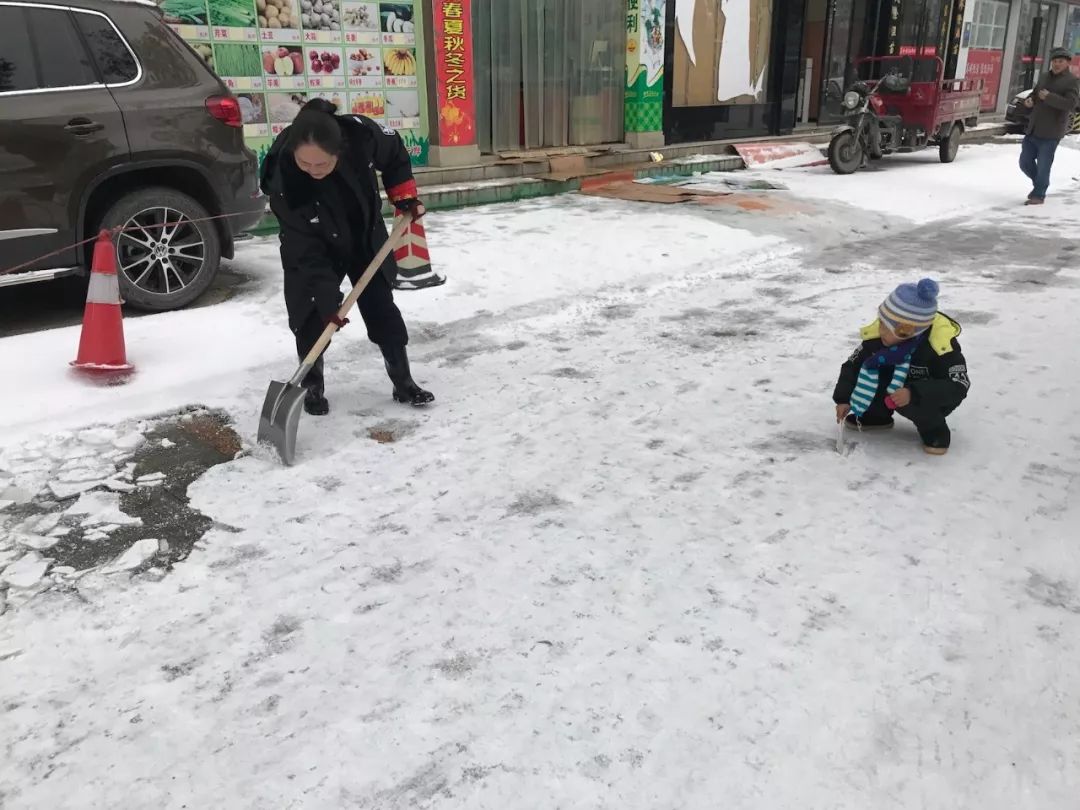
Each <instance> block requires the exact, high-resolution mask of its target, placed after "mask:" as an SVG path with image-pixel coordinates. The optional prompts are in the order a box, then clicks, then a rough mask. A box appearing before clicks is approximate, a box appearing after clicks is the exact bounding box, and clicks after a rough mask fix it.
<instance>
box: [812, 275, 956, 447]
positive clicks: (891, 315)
mask: <svg viewBox="0 0 1080 810" xmlns="http://www.w3.org/2000/svg"><path fill="white" fill-rule="evenodd" d="M937 295H938V285H937V283H936V282H934V281H932V280H931V279H928V278H924V279H923V280H922V281H920V282H919V283H918V284H901V285H900V286H899V287H897V288H896V289H895V290H894V291H893V292H892V294H891V295H890V296H889V297H888V298H886V299H885V301H884V302H883V303H882V304H881V306H880V307H879V308H878V319H877V320H876V321H874V322H873V323H872V324H870V325H869V326H867V327H865V328H864V329H863V330H862V342H861V343H860V344H859V346H858V347H857V348H856V349H855V352H854V353H853V354H852V355H851V357H850V358H848V361H847V362H846V363H844V365H843V366H841V368H840V379H839V380H837V382H836V390H835V391H833V402H835V403H836V421H838V422H839V421H846V422H847V424H849V425H851V426H852V427H858V428H860V429H861V428H867V429H873V428H879V429H880V428H891V427H892V426H893V413H894V412H896V413H898V414H900V415H901V416H903V417H904V418H905V419H910V420H911V421H912V422H914V423H915V429H916V430H917V431H918V432H919V438H920V439H921V440H922V443H923V449H925V450H926V452H927V453H930V454H931V455H935V456H943V455H945V453H947V452H948V451H949V444H950V442H951V438H952V434H951V432H950V431H949V425H948V423H946V421H945V417H947V416H949V415H950V414H951V413H952V412H953V411H955V410H956V408H957V407H958V406H959V405H960V403H961V402H963V401H964V398H965V397H966V396H967V393H968V388H969V387H970V386H971V383H970V381H969V380H968V370H967V361H966V360H965V359H964V355H963V353H962V352H961V350H960V344H959V343H957V342H956V338H957V337H959V335H960V325H959V324H958V323H957V322H956V321H954V320H953V319H952V318H950V317H948V316H947V315H942V314H941V313H940V312H938V307H937Z"/></svg>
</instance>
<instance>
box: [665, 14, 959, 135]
mask: <svg viewBox="0 0 1080 810" xmlns="http://www.w3.org/2000/svg"><path fill="white" fill-rule="evenodd" d="M965 14H966V0H803V2H794V3H793V2H790V1H789V0H741V1H740V0H728V1H727V2H724V1H723V0H668V4H667V21H668V31H667V58H666V61H665V65H666V74H667V81H666V85H665V91H666V92H665V95H666V98H665V107H664V131H665V134H666V135H667V138H668V141H669V142H680V141H690V140H698V139H709V138H730V137H748V136H749V137H753V136H760V135H766V134H779V133H783V132H789V131H791V130H792V128H793V127H795V126H796V124H797V123H811V122H830V121H835V120H837V119H839V118H840V117H841V115H842V110H841V107H840V102H841V99H842V98H843V94H844V89H845V88H846V87H847V85H848V84H850V82H851V81H852V80H853V79H854V78H855V76H856V73H857V62H858V60H859V59H860V58H861V57H864V56H884V55H899V56H905V55H907V56H918V57H939V58H940V59H942V60H943V61H944V63H945V75H946V76H952V75H954V74H955V70H956V67H957V65H958V63H959V61H960V52H961V40H962V36H963V33H962V32H963V30H964V25H963V23H964V20H965ZM920 69H922V70H930V71H931V72H932V71H933V63H932V62H930V61H929V60H926V61H925V62H924V63H923V64H921V65H920Z"/></svg>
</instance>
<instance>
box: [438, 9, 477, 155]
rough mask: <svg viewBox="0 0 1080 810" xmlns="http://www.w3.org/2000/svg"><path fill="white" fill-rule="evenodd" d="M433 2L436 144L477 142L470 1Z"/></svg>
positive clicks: (452, 144)
mask: <svg viewBox="0 0 1080 810" xmlns="http://www.w3.org/2000/svg"><path fill="white" fill-rule="evenodd" d="M432 6H433V18H434V30H433V31H432V32H431V35H432V37H433V38H434V42H435V94H436V100H437V103H438V107H439V145H440V146H467V145H469V144H474V143H476V99H475V96H474V83H473V43H472V9H471V6H472V2H471V0H433V2H432Z"/></svg>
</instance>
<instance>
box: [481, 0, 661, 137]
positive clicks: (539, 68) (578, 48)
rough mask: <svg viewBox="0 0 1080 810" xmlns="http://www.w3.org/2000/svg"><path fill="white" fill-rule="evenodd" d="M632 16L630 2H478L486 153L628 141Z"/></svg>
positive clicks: (500, 0) (502, 0) (538, 0)
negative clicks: (625, 118) (625, 121)
mask: <svg viewBox="0 0 1080 810" xmlns="http://www.w3.org/2000/svg"><path fill="white" fill-rule="evenodd" d="M646 2H647V0H646ZM632 5H634V6H636V5H637V3H636V2H634V3H632ZM627 19H628V15H627V2H626V0H592V1H591V2H587V3H582V2H580V0H473V2H472V28H473V43H474V51H475V63H476V68H475V70H476V114H477V137H478V139H479V147H480V151H481V152H486V153H505V152H516V151H521V150H529V149H545V148H559V147H566V146H582V145H589V144H605V143H616V142H620V141H622V140H623V99H624V94H625V71H626V61H625V54H626V47H625V41H626V36H627V33H629V32H628V30H627ZM634 19H637V17H636V16H635V18H634Z"/></svg>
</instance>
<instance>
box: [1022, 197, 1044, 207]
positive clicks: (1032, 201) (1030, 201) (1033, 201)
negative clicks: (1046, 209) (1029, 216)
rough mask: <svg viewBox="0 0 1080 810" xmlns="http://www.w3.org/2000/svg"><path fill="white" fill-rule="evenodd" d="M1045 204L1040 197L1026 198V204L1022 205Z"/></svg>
mask: <svg viewBox="0 0 1080 810" xmlns="http://www.w3.org/2000/svg"><path fill="white" fill-rule="evenodd" d="M1045 202H1046V200H1044V199H1043V198H1042V197H1028V198H1027V202H1026V203H1024V205H1042V204H1043V203H1045Z"/></svg>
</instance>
